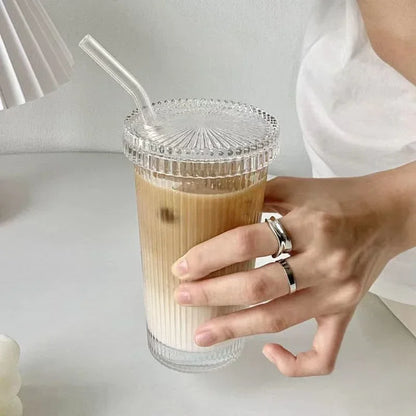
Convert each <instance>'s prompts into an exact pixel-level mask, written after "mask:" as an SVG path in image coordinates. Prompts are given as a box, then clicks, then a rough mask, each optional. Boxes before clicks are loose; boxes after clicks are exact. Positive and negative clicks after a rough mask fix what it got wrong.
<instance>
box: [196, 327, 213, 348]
mask: <svg viewBox="0 0 416 416" xmlns="http://www.w3.org/2000/svg"><path fill="white" fill-rule="evenodd" d="M195 342H196V343H197V344H198V345H199V346H200V347H208V346H209V345H212V344H214V342H215V336H214V334H213V333H212V332H211V331H208V330H207V331H202V332H200V333H199V334H196V335H195Z"/></svg>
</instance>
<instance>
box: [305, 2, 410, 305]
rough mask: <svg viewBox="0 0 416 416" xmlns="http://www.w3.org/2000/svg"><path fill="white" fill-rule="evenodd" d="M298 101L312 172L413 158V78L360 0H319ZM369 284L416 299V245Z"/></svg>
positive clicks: (392, 295)
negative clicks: (377, 47) (369, 24)
mask: <svg viewBox="0 0 416 416" xmlns="http://www.w3.org/2000/svg"><path fill="white" fill-rule="evenodd" d="M297 108H298V114H299V120H300V124H301V127H302V131H303V136H304V141H305V145H306V150H307V152H308V154H309V157H310V159H311V162H312V167H313V174H314V176H315V177H334V176H357V175H364V174H368V173H371V172H376V171H380V170H386V169H390V168H394V167H397V166H400V165H403V164H405V163H409V162H411V161H414V160H416V86H415V85H413V84H412V83H410V82H409V81H408V80H407V79H406V78H404V77H403V76H402V75H401V74H400V73H399V72H397V71H396V70H395V69H393V68H392V67H391V66H389V65H388V64H387V63H385V62H384V61H383V60H381V59H380V58H379V57H378V56H377V55H376V53H375V52H374V50H373V49H372V47H371V45H370V42H369V40H368V37H367V34H366V31H365V27H364V24H363V21H362V17H361V14H360V11H359V8H358V5H357V3H356V0H333V1H325V0H323V1H321V4H320V5H319V7H318V10H317V12H316V15H314V16H313V18H312V20H311V22H310V25H309V28H308V30H307V34H306V38H305V44H304V51H303V61H302V63H301V67H300V71H299V78H298V83H297ZM415 186H416V177H415ZM371 290H372V291H373V292H374V293H376V294H378V295H380V296H383V297H386V298H389V299H393V300H396V301H399V302H403V303H409V304H414V305H415V304H416V249H412V250H409V251H407V252H405V253H403V254H401V255H399V256H398V257H397V258H395V259H393V260H392V261H391V262H390V263H389V264H388V265H387V267H386V268H385V270H384V271H383V273H382V274H381V276H380V277H379V278H378V280H377V281H376V282H375V284H374V285H373V287H372V289H371Z"/></svg>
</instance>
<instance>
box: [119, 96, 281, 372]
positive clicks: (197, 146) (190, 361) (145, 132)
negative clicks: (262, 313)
mask: <svg viewBox="0 0 416 416" xmlns="http://www.w3.org/2000/svg"><path fill="white" fill-rule="evenodd" d="M153 109H154V112H155V119H154V120H153V122H152V123H151V124H150V125H149V124H146V120H145V119H144V118H143V117H142V113H141V111H140V109H137V110H135V111H134V112H133V113H132V114H131V115H130V116H128V117H127V118H126V120H125V123H124V134H123V145H124V153H125V154H126V156H127V157H128V159H129V160H131V161H132V162H133V163H134V165H135V176H136V192H137V207H138V217H139V228H140V246H141V254H142V256H141V257H142V273H141V277H142V278H143V280H144V290H143V298H144V303H145V308H146V320H147V341H148V346H149V351H150V352H151V354H152V355H153V356H154V357H155V358H156V359H157V360H158V361H159V362H160V363H162V364H163V365H165V366H167V367H170V368H172V369H175V370H178V371H185V372H201V371H210V370H213V369H216V368H220V367H223V366H225V365H227V364H229V363H232V362H233V361H235V360H236V359H237V358H238V357H239V356H240V354H241V352H242V350H243V347H244V339H243V338H238V339H232V340H228V341H226V342H223V343H220V344H217V345H214V346H211V347H209V348H203V347H198V346H197V345H196V344H195V343H194V336H195V331H196V329H197V328H198V326H199V325H201V324H203V323H204V322H206V321H208V320H210V319H212V318H214V317H217V316H222V315H224V314H228V313H230V312H233V311H235V310H237V309H238V308H239V307H238V306H233V307H226V306H224V307H193V306H180V305H178V304H177V303H176V302H175V299H174V292H175V289H176V288H177V286H178V285H179V280H178V279H177V278H176V277H174V276H173V274H172V272H171V266H172V264H173V263H174V262H175V261H176V260H177V259H179V258H180V257H182V256H183V255H184V254H185V253H186V252H187V251H188V250H189V249H190V248H192V247H193V246H195V245H196V244H198V243H201V242H203V241H206V240H208V239H210V238H212V237H214V236H216V235H218V234H221V233H223V232H225V231H228V230H230V229H233V228H235V227H238V226H242V225H248V224H253V223H256V222H258V221H259V220H260V215H261V210H262V205H263V198H264V189H265V183H266V177H267V168H268V166H269V164H270V162H271V161H272V160H273V159H274V158H275V157H276V155H277V153H278V151H279V145H278V136H279V125H278V123H277V120H276V119H275V118H274V117H273V116H271V115H270V114H268V113H266V112H265V111H263V110H261V109H259V108H256V107H253V106H250V105H247V104H242V103H237V102H233V101H227V100H215V99H173V100H165V101H161V102H158V103H155V104H153ZM220 249H221V248H219V250H220ZM210 255H215V253H214V254H210ZM252 267H254V261H249V262H244V263H240V264H236V265H232V266H230V267H227V268H225V269H223V270H219V271H216V272H215V273H213V274H212V275H210V276H206V277H204V278H212V277H215V276H220V275H227V274H231V273H236V272H239V271H245V270H249V269H250V268H252Z"/></svg>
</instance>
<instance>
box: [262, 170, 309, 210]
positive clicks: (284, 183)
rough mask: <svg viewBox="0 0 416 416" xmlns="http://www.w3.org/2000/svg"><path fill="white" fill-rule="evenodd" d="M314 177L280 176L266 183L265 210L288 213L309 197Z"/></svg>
mask: <svg viewBox="0 0 416 416" xmlns="http://www.w3.org/2000/svg"><path fill="white" fill-rule="evenodd" d="M313 181H314V179H306V178H293V177H287V176H280V177H277V178H275V179H272V180H271V181H268V182H267V184H266V190H265V194H264V205H263V211H264V212H278V213H280V214H282V215H285V214H287V213H288V212H290V211H292V210H293V209H294V208H296V207H298V206H300V205H302V204H303V203H304V201H305V200H307V199H308V195H309V193H310V188H311V186H312V182H313Z"/></svg>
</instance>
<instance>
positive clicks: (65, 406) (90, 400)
mask: <svg viewBox="0 0 416 416" xmlns="http://www.w3.org/2000/svg"><path fill="white" fill-rule="evenodd" d="M108 390H109V387H108V386H106V385H102V386H100V385H94V386H88V385H86V386H75V385H70V384H59V382H57V383H56V384H54V385H27V386H23V387H22V389H21V390H20V393H19V396H20V398H21V400H22V403H23V408H24V413H25V414H27V415H30V416H57V415H59V416H84V415H85V416H87V415H88V416H96V415H97V416H98V415H101V414H103V409H105V408H106V401H107V398H108V396H109V392H108Z"/></svg>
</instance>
